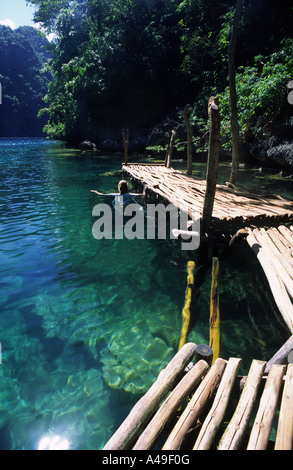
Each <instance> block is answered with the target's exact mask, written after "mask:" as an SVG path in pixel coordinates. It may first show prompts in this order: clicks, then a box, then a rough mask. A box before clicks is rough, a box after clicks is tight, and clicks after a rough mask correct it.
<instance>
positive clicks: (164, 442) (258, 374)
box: [104, 339, 293, 450]
mask: <svg viewBox="0 0 293 470" xmlns="http://www.w3.org/2000/svg"><path fill="white" fill-rule="evenodd" d="M291 347H292V339H291ZM197 350H198V346H196V345H195V344H194V343H186V344H185V345H184V346H183V347H182V348H181V349H180V350H179V351H178V353H177V354H176V355H175V356H174V357H173V359H172V360H171V361H170V363H169V364H168V365H167V367H166V368H165V369H164V370H162V371H161V372H160V374H159V376H158V378H157V380H156V381H155V382H154V384H153V385H152V386H151V388H150V389H149V390H148V392H147V393H146V394H145V395H144V396H143V397H142V398H141V399H140V400H139V401H138V402H137V403H136V405H135V406H134V407H133V408H132V410H131V411H130V413H129V415H128V416H127V417H126V419H125V420H124V421H123V423H122V424H121V426H120V427H119V428H118V429H117V431H116V432H115V433H114V435H113V436H112V437H111V438H110V440H109V441H108V443H107V444H106V445H105V447H104V450H123V449H128V450H129V449H131V450H158V449H162V450H179V449H181V450H182V449H184V450H188V449H189V450H190V449H193V450H208V449H217V450H235V449H239V450H240V449H241V450H242V449H247V450H265V449H268V448H269V449H272V448H274V449H275V450H291V449H292V448H293V364H290V363H289V364H288V363H287V364H278V363H273V364H272V365H271V366H270V367H269V368H268V371H266V365H267V363H266V362H264V361H259V360H253V361H252V363H251V366H250V369H249V372H248V375H247V377H241V376H239V375H238V369H239V365H240V363H241V359H240V358H230V359H229V360H228V361H226V360H224V359H221V358H218V359H216V360H215V361H214V362H213V364H212V366H210V365H209V363H208V362H207V361H206V360H204V359H201V358H200V357H198V354H197ZM275 420H277V429H276V432H275V438H273V440H272V439H271V440H270V437H271V436H272V434H271V430H272V428H273V423H274V421H275Z"/></svg>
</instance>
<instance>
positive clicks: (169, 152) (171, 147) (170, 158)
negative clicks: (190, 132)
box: [166, 130, 176, 168]
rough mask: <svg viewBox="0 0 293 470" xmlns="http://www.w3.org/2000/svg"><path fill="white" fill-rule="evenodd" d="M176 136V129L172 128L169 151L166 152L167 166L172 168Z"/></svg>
mask: <svg viewBox="0 0 293 470" xmlns="http://www.w3.org/2000/svg"><path fill="white" fill-rule="evenodd" d="M175 136H176V131H174V130H172V134H171V139H170V142H169V145H168V148H167V152H166V167H167V168H170V166H171V161H172V155H173V145H174V139H175Z"/></svg>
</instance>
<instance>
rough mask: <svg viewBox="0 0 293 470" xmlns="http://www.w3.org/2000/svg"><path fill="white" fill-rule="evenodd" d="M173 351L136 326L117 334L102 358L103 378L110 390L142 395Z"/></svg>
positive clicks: (170, 357) (169, 358)
mask: <svg viewBox="0 0 293 470" xmlns="http://www.w3.org/2000/svg"><path fill="white" fill-rule="evenodd" d="M172 357H173V349H172V348H170V347H168V345H167V344H166V343H165V341H163V340H162V339H160V338H158V337H153V336H152V335H151V334H150V333H148V332H145V331H142V329H140V328H138V327H136V326H135V327H133V328H131V329H130V330H125V329H123V330H121V331H117V332H116V333H115V334H113V335H112V338H111V341H110V343H109V345H108V347H107V348H105V349H104V351H103V353H102V355H101V362H102V363H103V369H102V373H103V378H104V380H105V382H106V383H107V385H108V386H109V387H111V388H113V389H123V390H125V391H126V392H130V393H134V394H136V393H145V392H146V391H147V390H148V389H149V388H150V386H151V385H152V384H153V382H154V381H155V380H156V378H157V376H158V374H159V372H160V371H161V370H162V369H163V368H164V366H165V365H166V364H167V363H168V362H169V361H170V360H171V359H172Z"/></svg>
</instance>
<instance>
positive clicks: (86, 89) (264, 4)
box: [30, 0, 293, 145]
mask: <svg viewBox="0 0 293 470" xmlns="http://www.w3.org/2000/svg"><path fill="white" fill-rule="evenodd" d="M30 3H32V4H34V5H35V6H36V7H37V12H36V17H35V20H36V21H38V22H40V23H42V24H43V26H44V27H45V28H47V31H48V32H54V33H55V34H56V41H55V46H54V48H53V49H52V58H51V60H50V61H49V66H48V70H49V71H50V72H51V73H52V75H53V80H52V81H51V83H50V85H49V92H48V94H47V96H46V102H47V106H46V107H45V108H44V110H43V111H42V113H44V114H46V113H47V115H48V117H49V123H48V125H47V126H46V127H45V130H46V132H47V134H48V135H49V136H51V137H54V138H58V139H65V140H68V141H70V142H72V143H78V142H80V141H81V140H83V139H91V140H93V141H95V142H96V143H99V142H101V140H103V139H106V138H107V137H112V138H117V139H118V136H119V138H120V137H121V129H122V128H125V127H127V128H129V129H130V132H131V133H132V134H134V133H135V132H137V131H141V132H142V129H144V128H151V127H152V126H154V125H155V124H156V123H158V122H160V121H162V120H164V119H165V117H166V116H167V115H168V114H170V113H173V112H174V111H176V110H178V109H181V110H182V109H183V107H184V106H185V105H186V104H191V113H190V117H191V119H192V122H193V125H194V131H195V134H196V133H198V134H199V135H203V134H204V132H205V126H206V120H207V102H208V98H209V96H212V95H217V96H219V98H220V104H221V114H222V120H223V124H222V127H223V134H224V135H225V133H226V135H227V142H228V145H229V96H228V92H227V86H228V57H227V51H228V44H229V41H230V37H231V30H232V25H233V18H234V12H235V4H236V0H217V1H214V0H183V1H180V0H168V1H166V0H127V1H126V0H111V1H109V0H74V1H69V0H31V1H30ZM292 24H293V10H292V4H291V2H288V1H287V0H257V1H256V0H245V1H244V5H243V8H242V12H241V20H240V24H239V28H238V41H237V49H236V67H237V68H236V71H237V76H236V82H237V90H238V98H239V121H240V122H239V123H240V131H241V136H242V137H243V138H248V136H249V135H250V133H251V132H252V133H256V134H257V132H260V133H261V132H262V126H264V125H265V124H266V123H267V122H272V121H273V120H274V119H275V118H277V117H280V116H282V115H283V114H284V115H287V114H288V106H289V105H288V102H287V94H288V90H287V88H286V85H287V83H288V82H289V81H290V80H292V78H293V59H292V57H293V40H292ZM286 113H287V114H286ZM260 120H261V122H260Z"/></svg>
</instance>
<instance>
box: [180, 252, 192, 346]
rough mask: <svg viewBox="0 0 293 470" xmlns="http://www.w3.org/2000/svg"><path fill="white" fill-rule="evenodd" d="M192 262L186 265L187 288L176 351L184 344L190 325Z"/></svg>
mask: <svg viewBox="0 0 293 470" xmlns="http://www.w3.org/2000/svg"><path fill="white" fill-rule="evenodd" d="M194 269H195V263H194V261H188V263H187V287H186V290H185V302H184V307H183V310H182V327H181V334H180V340H179V346H178V350H179V349H181V348H182V346H183V345H184V344H185V343H186V338H187V333H188V328H189V323H190V304H191V301H192V289H193V285H194Z"/></svg>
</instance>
